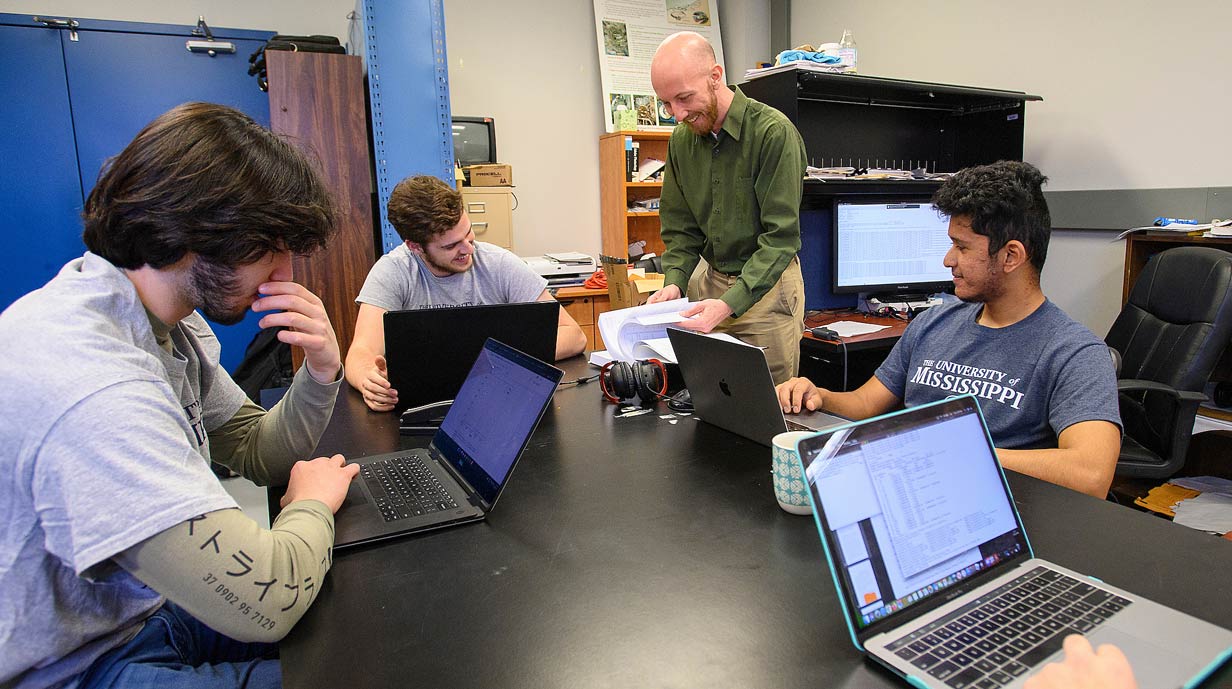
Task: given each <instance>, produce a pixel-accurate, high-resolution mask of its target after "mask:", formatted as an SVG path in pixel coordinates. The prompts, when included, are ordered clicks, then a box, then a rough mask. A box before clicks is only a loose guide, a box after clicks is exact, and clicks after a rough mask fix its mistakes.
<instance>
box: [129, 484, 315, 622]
mask: <svg viewBox="0 0 1232 689" xmlns="http://www.w3.org/2000/svg"><path fill="white" fill-rule="evenodd" d="M333 544H334V516H333V514H332V513H331V512H330V511H329V508H328V507H327V506H326V505H325V504H323V503H321V502H318V501H316V500H300V501H297V502H293V503H291V504H290V505H288V506H287V508H286V509H284V510H283V511H282V512H281V513H280V514H279V515H278V518H277V519H276V520H274V524H273V525H272V527H271V528H270V529H269V530H268V531H267V530H265V529H262V528H261V527H260V526H259V525H258V524H257V523H256V522H254V521H253V520H252V519H251V518H250V517H248V516H247V515H245V514H244V513H243V512H241V511H240V510H238V509H229V510H219V511H216V512H209V513H207V514H202V515H200V516H197V517H194V518H192V519H189V520H187V521H185V522H183V523H180V524H176V525H175V526H173V527H171V528H170V529H167V530H165V531H163V532H161V533H158V534H155V535H154V536H152V537H151V538H149V539H147V540H145V541H142V542H141V543H139V544H137V545H135V546H133V547H132V548H129V549H127V550H125V551H124V552H122V553H119V554H118V555H117V556H116V557H115V560H116V562H117V563H118V564H119V565H120V566H121V567H123V568H124V569H125V570H127V571H128V572H129V573H130V574H132V575H133V576H134V577H136V578H137V579H139V580H141V582H142V583H144V584H145V585H146V586H149V587H150V588H152V589H154V590H155V591H157V592H158V593H160V594H162V595H163V596H166V597H167V598H168V599H170V600H171V601H172V602H174V603H176V604H177V605H179V606H180V607H182V608H184V609H185V610H187V611H188V612H189V613H190V614H192V615H193V616H194V617H196V618H197V619H198V620H201V621H202V622H204V623H205V624H206V625H208V626H209V627H210V628H212V629H215V630H217V631H219V632H221V633H223V634H225V635H227V636H229V637H231V638H233V639H236V640H237V641H246V642H264V643H272V642H275V641H278V640H280V639H282V637H284V636H286V634H287V632H289V631H291V627H293V626H294V625H295V623H296V622H298V621H299V619H300V617H302V616H303V614H304V613H305V612H307V610H308V606H309V605H311V604H312V601H314V600H316V597H317V594H318V593H320V591H321V584H322V581H323V580H324V578H325V573H326V572H328V571H329V567H330V564H331V563H332V559H331V557H332V556H331V548H332V546H333Z"/></svg>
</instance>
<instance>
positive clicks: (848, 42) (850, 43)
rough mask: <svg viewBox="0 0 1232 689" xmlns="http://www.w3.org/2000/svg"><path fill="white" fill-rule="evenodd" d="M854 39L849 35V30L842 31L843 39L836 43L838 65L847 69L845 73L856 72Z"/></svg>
mask: <svg viewBox="0 0 1232 689" xmlns="http://www.w3.org/2000/svg"><path fill="white" fill-rule="evenodd" d="M856 58H857V51H856V39H855V38H854V37H852V35H851V29H843V38H842V40H840V41H839V42H838V59H839V64H841V65H844V66H846V67H847V71H849V72H854V71H856Z"/></svg>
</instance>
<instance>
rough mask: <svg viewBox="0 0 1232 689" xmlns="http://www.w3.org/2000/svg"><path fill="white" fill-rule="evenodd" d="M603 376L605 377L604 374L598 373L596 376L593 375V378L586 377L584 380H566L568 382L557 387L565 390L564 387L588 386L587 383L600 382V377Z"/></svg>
mask: <svg viewBox="0 0 1232 689" xmlns="http://www.w3.org/2000/svg"><path fill="white" fill-rule="evenodd" d="M601 375H603V374H602V373H596V374H595V375H593V376H586V377H584V378H574V379H573V380H566V381H564V382H563V383H560V384H559V385H557V386H556V387H558V388H563V387H565V386H566V385H585V384H587V383H590V382H593V381H596V380H598V379H599V376H601Z"/></svg>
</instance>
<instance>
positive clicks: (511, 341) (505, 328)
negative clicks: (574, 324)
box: [385, 301, 560, 410]
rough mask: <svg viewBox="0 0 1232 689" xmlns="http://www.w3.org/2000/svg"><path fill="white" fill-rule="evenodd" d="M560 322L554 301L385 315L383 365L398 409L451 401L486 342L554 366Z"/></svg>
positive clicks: (557, 307)
mask: <svg viewBox="0 0 1232 689" xmlns="http://www.w3.org/2000/svg"><path fill="white" fill-rule="evenodd" d="M559 319H560V304H559V303H558V302H556V301H534V302H527V303H520V304H493V305H488V306H458V307H451V308H440V309H416V310H413V311H387V312H386V313H385V361H386V363H387V364H388V366H389V382H390V384H391V385H392V386H393V388H394V389H395V390H397V391H398V409H399V410H402V409H405V408H407V407H418V406H421V405H425V404H431V403H434V402H444V401H446V400H451V399H453V398H454V396H455V395H457V392H458V389H459V388H461V387H462V381H463V380H464V379H465V378H466V372H467V371H469V370H470V367H471V363H473V362H474V361H475V357H476V356H478V355H479V350H480V349H482V348H483V343H484V341H486V340H487V339H488V338H489V337H492V338H495V339H497V340H500V341H501V342H504V343H505V344H507V345H509V346H510V347H513V348H515V349H518V350H520V351H523V352H525V353H527V354H529V355H530V356H533V357H535V358H536V359H539V360H541V361H553V360H555V358H556V327H557V324H558V322H559Z"/></svg>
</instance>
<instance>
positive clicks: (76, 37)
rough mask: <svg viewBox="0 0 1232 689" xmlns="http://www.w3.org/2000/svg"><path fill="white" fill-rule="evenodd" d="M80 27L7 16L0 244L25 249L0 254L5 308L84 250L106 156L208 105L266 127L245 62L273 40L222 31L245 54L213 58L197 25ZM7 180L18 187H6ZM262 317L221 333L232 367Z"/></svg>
mask: <svg viewBox="0 0 1232 689" xmlns="http://www.w3.org/2000/svg"><path fill="white" fill-rule="evenodd" d="M74 21H76V23H77V26H76V27H75V28H73V29H70V28H68V27H62V28H49V27H47V26H44V25H42V24H40V23H38V22H35V21H34V20H33V18H32V17H30V16H29V15H12V14H0V31H3V33H0V87H7V88H6V91H5V92H6V93H16V94H18V97H17V98H15V99H13V100H12V101H10V103H9V104H6V107H5V109H4V112H3V114H0V130H3V131H2V133H0V137H2V139H0V140H2V141H3V142H4V143H3V149H2V150H3V151H4V152H5V153H6V154H7V153H8V152H9V150H10V148H11V149H13V150H14V154H13V155H12V156H10V155H5V161H6V163H7V164H8V165H7V169H6V170H5V172H4V173H3V174H5V175H6V177H5V178H4V179H5V181H6V184H5V185H4V189H3V190H0V194H3V196H0V199H2V203H3V208H0V219H2V220H3V226H2V228H0V232H2V234H3V236H2V237H0V243H2V244H0V246H4V248H6V249H8V248H10V246H13V245H18V246H20V247H21V248H20V249H19V252H24V254H23V253H12V252H6V253H5V254H4V258H0V268H2V269H3V270H5V272H8V273H10V274H15V275H17V276H18V279H16V280H13V281H12V282H15V283H17V284H11V283H10V284H6V285H5V286H4V288H3V289H4V290H5V291H3V292H0V308H3V307H6V306H8V305H9V304H10V303H11V302H12V301H13V300H14V299H15V298H17V297H18V296H20V295H21V294H24V293H25V292H28V291H30V290H31V289H34V288H36V287H38V286H39V285H41V284H42V283H44V282H46V281H47V280H48V279H50V278H51V277H52V276H53V275H54V274H55V271H56V270H58V269H59V267H60V266H61V265H63V264H64V263H65V262H67V261H68V260H70V259H72V258H74V257H76V256H79V255H81V253H82V252H83V251H84V250H85V246H84V244H82V242H81V221H80V217H79V216H80V212H81V206H82V203H83V201H84V197H85V195H88V194H89V191H90V189H91V188H93V186H94V182H95V181H96V180H97V178H98V173H99V170H100V169H101V167H102V165H103V164H104V162H105V161H106V159H107V158H109V157H111V156H113V155H115V154H117V153H119V152H120V150H121V149H123V147H124V146H125V145H126V144H127V143H128V142H129V141H131V140H132V138H133V136H134V135H136V133H137V132H138V131H140V129H141V128H142V127H143V126H144V125H145V124H146V123H148V122H149V121H150V120H152V119H154V118H155V117H157V116H158V115H160V114H161V113H163V112H165V111H166V110H168V109H170V108H171V107H173V106H175V105H178V104H180V103H184V102H187V101H194V100H200V101H210V102H215V103H223V104H225V105H230V106H232V107H234V108H236V109H238V110H241V111H243V112H245V113H247V114H248V115H249V116H250V117H252V118H253V119H254V120H256V121H257V122H259V123H261V124H262V125H265V126H268V125H269V98H268V96H267V95H266V94H265V93H264V92H262V91H261V90H260V89H258V88H257V83H256V79H255V78H253V77H250V76H248V73H247V69H248V62H247V61H248V55H250V54H251V53H252V52H253V51H254V50H256V49H257V48H258V47H260V46H261V45H263V44H264V42H265V41H266V40H267V39H268V38H269V37H271V36H273V32H268V31H245V30H235V29H216V30H214V34H213V35H214V38H215V39H217V40H219V41H224V40H225V41H230V42H231V43H233V44H235V46H236V52H235V53H225V52H219V53H217V55H216V56H213V57H211V56H210V55H208V54H206V53H192V52H189V51H188V50H187V48H186V41H187V40H189V39H195V40H201V38H202V37H200V36H194V35H193V29H194V27H192V26H176V25H169V24H141V23H134V22H111V21H100V20H91V19H80V20H74ZM10 106H11V107H10ZM23 125H24V126H25V130H24V131H21V127H22V126H23ZM10 175H11V176H13V177H14V178H15V182H20V186H19V185H18V184H17V183H15V184H12V185H10V184H8V183H7V182H8V176H10ZM44 177H46V178H47V179H44ZM70 178H71V183H70ZM70 188H72V189H74V190H75V191H74V195H71V198H70V194H69V193H68V189H70ZM10 215H11V216H12V218H13V219H12V220H11V221H10V219H9V218H10ZM258 320H259V317H258V316H257V315H256V314H249V315H248V317H247V318H245V319H244V321H243V322H241V323H239V324H237V325H234V326H217V325H215V326H214V328H215V332H216V333H217V335H218V339H219V341H220V342H221V343H222V364H223V366H224V367H225V368H226V369H227V370H229V371H231V370H234V369H235V367H236V366H237V365H238V364H239V362H240V360H241V359H242V358H243V355H244V349H245V347H247V345H248V343H249V342H250V341H251V340H252V338H253V336H254V335H256V333H257V331H258V330H259V328H258V327H257V321H258Z"/></svg>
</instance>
